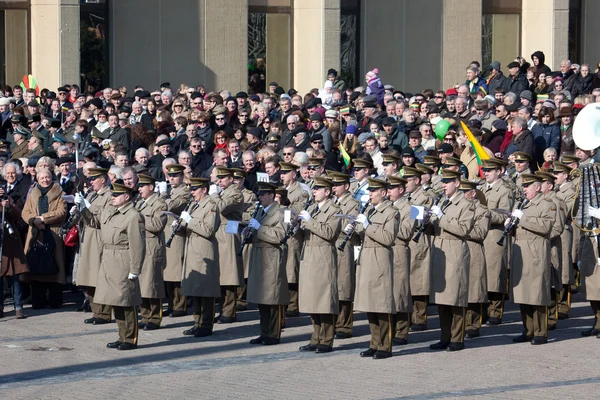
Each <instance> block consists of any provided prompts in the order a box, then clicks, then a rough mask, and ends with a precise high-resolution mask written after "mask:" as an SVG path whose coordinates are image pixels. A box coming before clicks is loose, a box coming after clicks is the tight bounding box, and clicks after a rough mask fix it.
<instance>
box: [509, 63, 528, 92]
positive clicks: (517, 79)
mask: <svg viewBox="0 0 600 400" xmlns="http://www.w3.org/2000/svg"><path fill="white" fill-rule="evenodd" d="M520 68H521V64H519V63H518V62H516V61H513V62H511V63H510V64H508V69H509V71H510V77H509V82H510V85H509V87H508V91H509V92H513V93H514V94H516V95H517V96H519V95H520V94H521V92H522V91H523V90H526V89H527V88H528V87H529V84H528V82H527V77H526V76H525V74H524V73H523V72H521V70H520Z"/></svg>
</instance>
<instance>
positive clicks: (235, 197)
mask: <svg viewBox="0 0 600 400" xmlns="http://www.w3.org/2000/svg"><path fill="white" fill-rule="evenodd" d="M215 169H216V173H215V176H216V178H217V187H218V188H219V189H217V192H215V193H213V194H211V196H212V197H213V199H214V200H215V202H216V203H217V207H218V209H219V213H220V214H221V218H220V225H219V230H218V231H217V234H216V238H217V241H218V243H219V266H220V268H221V276H220V279H221V296H222V298H223V302H222V305H221V317H220V318H219V323H220V324H230V323H232V322H235V321H236V317H235V313H236V302H237V287H238V286H241V285H242V284H243V283H244V265H243V263H242V257H241V256H238V255H237V252H238V249H239V248H240V246H241V242H240V237H239V235H236V234H229V233H226V232H225V229H226V226H227V221H229V220H233V221H240V220H241V219H242V214H243V213H244V211H245V209H244V196H243V195H242V191H241V190H240V188H239V187H238V186H237V185H235V184H234V183H233V171H232V170H231V169H229V168H224V167H216V168H215Z"/></svg>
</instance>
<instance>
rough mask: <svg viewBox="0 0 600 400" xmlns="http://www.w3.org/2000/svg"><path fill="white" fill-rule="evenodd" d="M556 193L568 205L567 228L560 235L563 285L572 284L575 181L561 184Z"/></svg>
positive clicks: (573, 277) (573, 280)
mask: <svg viewBox="0 0 600 400" xmlns="http://www.w3.org/2000/svg"><path fill="white" fill-rule="evenodd" d="M556 195H557V196H558V198H560V199H561V200H562V201H563V202H564V203H565V205H566V206H567V219H566V221H565V229H564V230H563V232H562V235H561V236H560V239H561V246H562V283H563V285H571V284H573V283H575V276H574V275H575V274H574V269H573V242H574V238H573V232H574V230H575V229H576V228H575V227H574V226H573V221H572V219H571V210H572V209H573V203H574V201H575V188H574V187H573V183H571V182H565V183H563V184H562V185H560V187H559V188H558V191H557V192H556ZM577 231H578V232H579V229H577Z"/></svg>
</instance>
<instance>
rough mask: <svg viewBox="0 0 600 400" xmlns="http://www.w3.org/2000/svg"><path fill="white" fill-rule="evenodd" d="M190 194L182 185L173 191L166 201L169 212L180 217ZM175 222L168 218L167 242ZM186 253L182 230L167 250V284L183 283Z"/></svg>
mask: <svg viewBox="0 0 600 400" xmlns="http://www.w3.org/2000/svg"><path fill="white" fill-rule="evenodd" d="M190 197H191V196H190V192H189V190H188V189H187V188H186V187H185V184H183V183H182V184H181V185H179V186H177V187H175V188H173V189H172V190H171V195H170V196H169V198H167V199H165V203H166V204H167V211H169V212H172V213H173V214H175V215H180V214H181V212H182V211H183V210H184V209H185V207H186V206H187V204H188V203H189V201H190ZM173 221H175V218H173V217H171V216H170V217H168V218H167V225H166V228H165V240H168V238H170V237H171V234H172V232H173V227H172V224H173ZM184 253H185V229H180V230H179V231H178V232H177V233H176V234H175V236H174V237H173V240H172V241H171V247H167V248H166V258H167V265H166V268H165V270H164V272H163V278H164V280H165V282H181V278H182V276H183V254H184Z"/></svg>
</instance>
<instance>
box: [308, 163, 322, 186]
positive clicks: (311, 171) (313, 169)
mask: <svg viewBox="0 0 600 400" xmlns="http://www.w3.org/2000/svg"><path fill="white" fill-rule="evenodd" d="M321 175H325V159H323V158H314V157H311V158H309V159H308V176H309V177H310V182H308V186H309V187H310V188H311V189H312V188H313V187H314V185H315V178H316V177H318V176H321Z"/></svg>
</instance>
